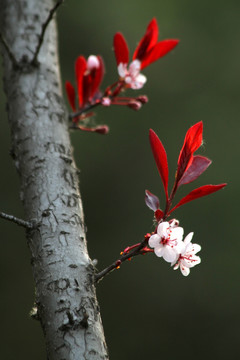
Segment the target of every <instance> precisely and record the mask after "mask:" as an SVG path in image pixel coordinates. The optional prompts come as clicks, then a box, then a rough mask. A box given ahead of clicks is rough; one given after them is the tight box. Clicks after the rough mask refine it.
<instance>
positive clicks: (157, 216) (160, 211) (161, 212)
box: [154, 209, 164, 222]
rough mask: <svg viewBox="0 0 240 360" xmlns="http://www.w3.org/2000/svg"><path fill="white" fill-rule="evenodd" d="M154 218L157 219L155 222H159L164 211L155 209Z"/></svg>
mask: <svg viewBox="0 0 240 360" xmlns="http://www.w3.org/2000/svg"><path fill="white" fill-rule="evenodd" d="M154 216H155V219H156V220H157V222H159V221H160V220H162V218H163V216H164V212H163V211H162V210H160V209H157V210H156V211H155V213H154Z"/></svg>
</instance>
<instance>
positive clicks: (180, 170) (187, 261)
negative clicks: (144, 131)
mask: <svg viewBox="0 0 240 360" xmlns="http://www.w3.org/2000/svg"><path fill="white" fill-rule="evenodd" d="M202 134H203V124H202V122H201V121H200V122H198V123H196V124H195V125H193V126H192V127H190V129H189V130H188V131H187V133H186V136H185V139H184V143H183V146H182V148H181V150H180V154H179V157H178V164H177V171H176V174H175V182H174V184H173V188H172V191H171V193H170V195H169V193H168V162H167V154H166V151H165V148H164V146H163V144H162V142H161V141H160V139H159V138H158V136H157V135H156V133H155V132H154V131H153V130H151V129H150V132H149V140H150V144H151V148H152V152H153V156H154V159H155V162H156V165H157V168H158V171H159V174H160V177H161V180H162V183H163V187H164V192H165V197H166V205H165V209H164V210H162V209H160V202H159V199H158V197H157V196H156V195H154V194H152V193H151V192H150V191H148V190H146V192H145V194H146V195H145V202H146V205H147V206H148V207H149V208H150V209H151V210H153V211H154V216H155V220H156V221H157V223H158V226H157V228H156V230H155V232H154V234H153V235H152V236H150V238H149V240H148V245H149V246H150V247H151V248H154V253H155V254H156V255H157V256H159V257H163V259H164V260H165V261H167V262H170V263H171V265H172V266H174V269H175V270H176V269H178V268H180V270H181V272H182V274H183V275H185V276H186V275H188V274H189V272H190V270H189V269H190V268H191V267H193V266H195V265H197V264H199V263H200V257H199V256H197V255H196V253H197V252H199V251H200V250H201V247H200V245H198V244H192V243H191V240H192V237H193V233H192V232H191V233H189V234H188V235H187V236H186V238H185V239H184V241H183V240H182V239H183V228H182V227H180V226H179V222H178V221H177V220H171V221H169V222H167V221H166V219H167V218H168V217H169V216H170V215H171V213H172V212H173V211H175V210H176V209H177V208H179V207H180V206H182V205H184V204H186V203H188V202H190V201H192V200H195V199H197V198H200V197H203V196H206V195H210V194H212V193H213V192H215V191H218V190H220V189H222V188H223V187H225V186H226V184H225V183H223V184H218V185H204V186H201V187H199V188H197V189H194V190H192V191H191V192H190V193H189V194H188V195H186V196H184V197H183V198H182V199H181V200H180V201H179V202H178V203H177V204H176V205H175V206H173V207H172V202H173V199H174V196H175V194H176V192H177V190H178V188H179V187H180V186H181V185H185V184H189V183H190V182H192V181H194V180H196V179H197V178H198V177H199V176H200V175H201V174H202V173H203V172H204V171H205V170H206V169H207V168H208V166H209V165H210V164H211V160H209V159H208V158H207V157H205V156H200V155H194V153H195V151H196V150H198V148H199V147H200V146H201V145H202V142H203V138H202Z"/></svg>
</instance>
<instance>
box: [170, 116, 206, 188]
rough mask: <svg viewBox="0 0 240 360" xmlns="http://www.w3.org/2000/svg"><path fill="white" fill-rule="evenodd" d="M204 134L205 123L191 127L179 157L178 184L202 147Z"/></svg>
mask: <svg viewBox="0 0 240 360" xmlns="http://www.w3.org/2000/svg"><path fill="white" fill-rule="evenodd" d="M202 132H203V123H202V121H200V122H198V123H197V124H195V125H193V126H192V127H190V129H189V130H188V131H187V133H186V136H185V139H184V143H183V146H182V149H181V151H180V154H179V157H178V168H177V175H176V182H177V183H178V182H179V181H180V179H181V177H182V176H183V174H184V173H185V171H187V169H188V168H189V166H190V165H191V163H192V160H193V153H194V152H195V151H196V150H197V149H198V148H199V147H200V146H201V144H202Z"/></svg>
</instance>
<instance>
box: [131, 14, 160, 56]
mask: <svg viewBox="0 0 240 360" xmlns="http://www.w3.org/2000/svg"><path fill="white" fill-rule="evenodd" d="M157 39H158V24H157V20H156V19H155V18H153V19H152V20H151V21H150V23H149V24H148V27H147V30H146V32H145V34H144V36H143V37H142V39H141V40H140V42H139V44H138V46H137V48H136V50H135V51H134V54H133V60H135V59H138V60H140V61H142V60H143V58H144V57H145V56H146V54H147V53H148V52H149V51H150V49H151V48H153V47H154V46H155V45H156V43H157Z"/></svg>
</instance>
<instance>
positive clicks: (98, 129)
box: [94, 125, 109, 135]
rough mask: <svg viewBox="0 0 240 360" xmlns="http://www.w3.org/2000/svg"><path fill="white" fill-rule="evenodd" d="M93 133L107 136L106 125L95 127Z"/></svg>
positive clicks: (107, 129) (107, 128)
mask: <svg viewBox="0 0 240 360" xmlns="http://www.w3.org/2000/svg"><path fill="white" fill-rule="evenodd" d="M94 131H95V132H96V133H98V134H103V135H105V134H107V133H108V132H109V127H108V126H107V125H99V126H97V127H96V128H95V129H94Z"/></svg>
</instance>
